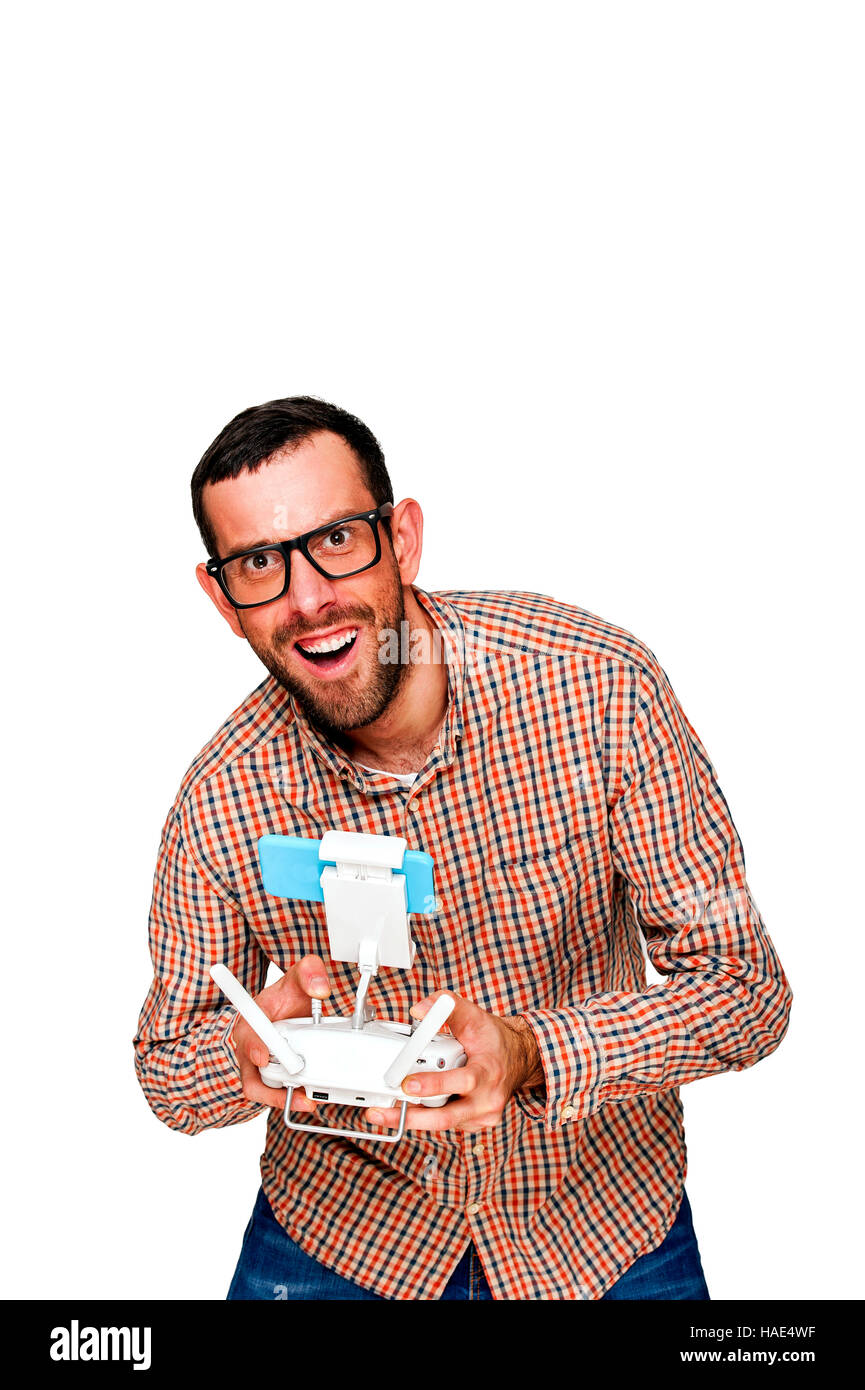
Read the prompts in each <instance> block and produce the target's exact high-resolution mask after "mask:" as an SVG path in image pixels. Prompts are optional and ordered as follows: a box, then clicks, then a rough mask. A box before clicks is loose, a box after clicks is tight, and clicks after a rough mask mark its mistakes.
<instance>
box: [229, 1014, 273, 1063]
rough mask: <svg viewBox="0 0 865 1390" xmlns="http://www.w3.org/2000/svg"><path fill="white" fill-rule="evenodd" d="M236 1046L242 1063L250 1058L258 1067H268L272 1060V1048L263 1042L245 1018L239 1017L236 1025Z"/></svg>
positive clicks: (236, 1051)
mask: <svg viewBox="0 0 865 1390" xmlns="http://www.w3.org/2000/svg"><path fill="white" fill-rule="evenodd" d="M234 1047H235V1053H236V1055H237V1059H238V1061H239V1062H241V1064H242V1063H243V1062H244V1060H248V1061H250V1062H252V1063H254V1064H255V1066H257V1067H266V1066H267V1064H268V1062H269V1061H270V1048H269V1047H268V1046H267V1043H264V1042H262V1040H261V1038H260V1037H259V1036H258V1034H257V1033H256V1032H255V1030H254V1029H253V1028H251V1027H250V1025H249V1024H248V1023H247V1022H246V1019H245V1018H240V1019H238V1021H237V1023H236V1024H235V1026H234Z"/></svg>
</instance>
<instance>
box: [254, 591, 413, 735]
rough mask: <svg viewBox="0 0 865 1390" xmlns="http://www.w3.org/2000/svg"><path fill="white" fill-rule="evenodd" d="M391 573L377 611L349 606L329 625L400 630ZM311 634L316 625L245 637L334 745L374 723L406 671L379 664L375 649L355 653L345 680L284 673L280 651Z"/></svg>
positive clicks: (400, 607) (400, 610)
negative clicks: (387, 592) (267, 637)
mask: <svg viewBox="0 0 865 1390" xmlns="http://www.w3.org/2000/svg"><path fill="white" fill-rule="evenodd" d="M394 573H395V583H394V586H393V591H392V593H391V594H390V595H389V596H388V598H387V599H386V600H385V602H384V604H383V606H382V607H380V608H378V609H375V608H370V607H369V606H368V605H366V604H353V605H350V606H346V607H344V608H339V609H332V610H331V611H329V612H328V615H327V619H328V627H332V626H335V625H338V624H342V623H345V624H348V625H350V626H352V627H357V628H358V629H359V630H365V631H370V630H371V631H372V632H374V633H378V632H380V631H381V629H382V628H387V629H390V630H393V631H395V632H400V631H401V630H402V629H401V627H400V624H401V623H402V622H403V621H404V620H405V598H404V596H403V590H402V584H401V583H400V579H399V571H398V570H397V569H396V568H395V567H394ZM314 631H315V627H314V626H312V625H310V624H309V623H294V624H285V625H284V626H282V627H278V628H276V629H275V630H274V631H273V632H272V633H271V634H270V640H269V642H268V643H267V644H264V643H262V642H261V641H260V639H258V638H253V637H251V636H250V635H249V634H248V633H247V634H246V639H247V641H248V642H249V645H250V646H251V647H252V649H253V651H254V652H255V654H256V656H257V657H258V659H259V661H261V662H262V663H263V665H264V666H265V667H266V668H267V670H268V671H269V672H270V674H271V676H273V679H274V680H275V681H277V682H278V683H279V685H281V686H282V688H283V690H286V691H288V694H289V695H291V696H292V698H293V699H294V700H295V702H296V703H297V705H298V707H299V708H300V709H301V710H302V712H303V714H304V715H305V717H306V718H307V720H308V721H309V722H310V724H314V725H315V726H316V728H317V729H319V730H320V731H321V732H322V733H323V734H324V735H325V736H326V737H328V738H330V739H332V740H335V741H338V740H339V738H340V736H341V735H343V734H346V733H348V732H349V731H350V730H352V729H362V728H364V726H365V725H367V724H373V723H374V722H375V720H376V719H378V718H380V716H381V715H382V714H384V712H385V710H386V709H387V707H388V705H390V704H391V702H392V701H393V700H394V699H395V697H396V695H397V692H398V691H399V689H400V687H401V685H402V682H403V680H404V679H405V676H406V674H407V672H408V667H407V666H406V665H405V664H404V663H403V662H401V661H395V662H394V661H391V662H385V663H382V662H381V661H379V659H378V651H377V650H373V651H371V652H367V651H366V650H364V651H361V652H359V653H358V658H359V659H358V661H357V662H356V664H355V666H354V667H353V668H352V670H351V671H350V672H349V673H348V675H347V676H346V677H345V679H344V680H331V681H320V682H316V680H315V677H314V676H310V677H309V678H306V677H305V676H304V675H303V674H301V673H298V672H295V671H293V670H289V668H288V665H287V663H286V661H285V659H284V657H283V652H284V651H286V650H290V649H291V647H292V645H293V643H294V642H296V641H298V640H299V639H302V638H303V637H304V636H305V635H306V634H308V633H311V632H314ZM359 638H360V631H359V632H358V640H359Z"/></svg>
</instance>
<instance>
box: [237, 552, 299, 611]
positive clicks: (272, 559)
mask: <svg viewBox="0 0 865 1390" xmlns="http://www.w3.org/2000/svg"><path fill="white" fill-rule="evenodd" d="M222 577H223V579H224V581H225V587H226V589H227V590H228V592H229V593H230V594H231V597H232V598H233V599H234V601H235V603H267V602H269V600H270V599H272V598H278V597H279V595H280V594H281V593H282V591H283V589H284V588H285V561H284V560H283V558H282V551H281V550H257V551H256V552H255V554H254V555H238V557H237V559H236V560H229V562H228V564H227V565H223V567H222Z"/></svg>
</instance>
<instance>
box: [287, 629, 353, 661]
mask: <svg viewBox="0 0 865 1390" xmlns="http://www.w3.org/2000/svg"><path fill="white" fill-rule="evenodd" d="M356 636H357V628H356V627H353V628H352V629H351V631H350V632H338V633H337V634H336V636H335V637H325V638H323V639H322V641H321V642H303V643H301V642H298V644H297V645H298V646H299V647H300V649H301V651H303V652H312V654H313V656H320V655H321V654H322V652H338V651H339V649H340V647H344V646H346V644H347V643H348V642H351V641H353V640H354V638H355V637H356Z"/></svg>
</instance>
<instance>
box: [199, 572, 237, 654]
mask: <svg viewBox="0 0 865 1390" xmlns="http://www.w3.org/2000/svg"><path fill="white" fill-rule="evenodd" d="M195 576H196V578H197V580H198V582H199V584H200V585H201V587H202V589H203V590H204V592H205V593H206V594H207V597H208V598H209V599H210V601H211V603H213V604H214V605H215V606H216V607H217V608H218V609H219V611H220V613H221V614H222V616H223V618H224V619H225V621H226V622H227V623H228V626H229V627H230V628H231V630H232V632H233V633H234V635H235V637H242V638H243V640H244V641H246V633H245V632H244V630H243V628H242V627H241V626H240V620H239V618H238V616H237V609H236V608H235V607H234V606H233V604H230V603H229V602H228V599H227V598H226V597H225V594H224V593H223V592H222V590H221V589H220V587H219V585H218V584H217V582H216V580H215V579H214V578H213V575H212V574H208V573H207V566H206V565H205V564H204V563H202V564H200V565H196V566H195Z"/></svg>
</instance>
